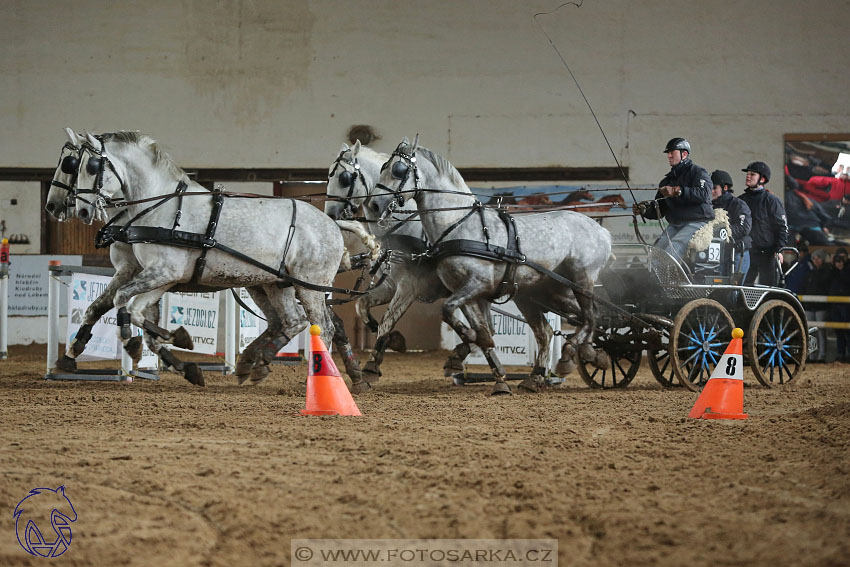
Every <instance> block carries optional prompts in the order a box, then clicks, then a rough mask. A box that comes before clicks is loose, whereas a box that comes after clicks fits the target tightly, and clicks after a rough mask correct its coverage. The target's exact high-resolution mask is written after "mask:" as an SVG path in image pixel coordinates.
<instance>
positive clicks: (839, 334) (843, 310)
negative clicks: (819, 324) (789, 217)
mask: <svg viewBox="0 0 850 567" xmlns="http://www.w3.org/2000/svg"><path fill="white" fill-rule="evenodd" d="M832 265H833V273H832V275H831V281H830V284H829V295H840V296H845V297H846V296H850V262H848V261H847V250H845V249H844V248H839V249H838V250H836V252H835V256H833V258H832ZM829 320H830V321H835V322H838V323H850V304H848V303H831V304H830V306H829ZM835 338H836V346H837V354H838V361H839V362H850V330H847V329H836V331H835Z"/></svg>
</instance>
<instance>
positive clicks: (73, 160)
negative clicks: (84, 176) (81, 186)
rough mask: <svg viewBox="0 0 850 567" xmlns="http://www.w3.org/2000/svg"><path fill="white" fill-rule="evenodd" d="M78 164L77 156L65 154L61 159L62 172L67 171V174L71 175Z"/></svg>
mask: <svg viewBox="0 0 850 567" xmlns="http://www.w3.org/2000/svg"><path fill="white" fill-rule="evenodd" d="M79 166H80V160H79V159H77V156H65V157H64V158H63V159H62V173H67V174H68V175H73V174H74V173H76V172H77V168H78V167H79Z"/></svg>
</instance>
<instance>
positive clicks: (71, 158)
mask: <svg viewBox="0 0 850 567" xmlns="http://www.w3.org/2000/svg"><path fill="white" fill-rule="evenodd" d="M66 150H67V151H68V152H70V153H68V154H67V155H66V153H65V151H66ZM82 153H83V148H82V146H80V147H78V146H75V145H74V144H72V143H71V142H65V145H64V146H62V151H61V152H59V162H58V163H57V164H56V167H58V168H60V170H61V171H62V173H64V174H66V175H70V176H71V180H70V184H68V185H66V184H65V183H62V182H61V181H58V180H56V179H53V180H52V181H51V182H50V185H51V186H53V187H59V188H60V189H64V190H65V192H66V194H65V207H66V208H74V205H75V204H76V195H77V191H76V187H77V176H78V175H79V166H80V156H81V155H82ZM74 154H76V155H74Z"/></svg>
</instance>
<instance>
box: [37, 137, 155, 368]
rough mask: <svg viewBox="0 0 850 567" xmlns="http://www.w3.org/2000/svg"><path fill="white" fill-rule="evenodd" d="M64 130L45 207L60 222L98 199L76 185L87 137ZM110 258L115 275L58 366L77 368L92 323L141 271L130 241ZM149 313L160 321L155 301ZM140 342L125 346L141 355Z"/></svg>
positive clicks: (114, 247) (119, 245)
mask: <svg viewBox="0 0 850 567" xmlns="http://www.w3.org/2000/svg"><path fill="white" fill-rule="evenodd" d="M65 133H66V134H67V135H68V142H66V143H65V145H64V146H63V148H62V152H61V153H60V155H59V163H58V165H57V166H56V171H55V172H54V173H53V180H52V181H51V183H50V191H49V192H48V193H47V202H46V204H45V207H44V208H45V210H47V212H48V213H50V214H51V215H53V216H54V217H56V219H57V220H59V221H60V222H61V221H65V220H67V219H68V218H70V217H71V216H75V215H76V212H77V207H76V203H77V200H82V201H83V202H89V203H94V199H95V196H94V194H93V193H80V192H79V190H78V188H77V173H78V171H79V166H80V154H81V153H82V151H83V145H84V142H85V137H83V136H82V135H80V134H77V133H76V132H74V131H73V130H71V129H70V128H65ZM91 212H92V211H91V209H88V208H86V209H84V211H83V214H85V215H89V214H90V213H91ZM89 222H91V221H89ZM109 259H110V261H111V262H112V266H113V267H114V268H115V275H114V276H112V279H111V280H110V282H109V284H108V285H107V286H106V288H105V289H104V290H103V292H102V293H101V294H100V296H98V298H97V299H95V300H94V301H93V302H92V304H91V305H90V306H89V307H88V309H86V313H85V315H84V317H83V321H82V325H81V326H80V329H79V331H77V334H76V335H75V336H74V339H73V340H72V341H71V342H70V343H69V344H68V345H67V348H66V352H65V354H63V355H62V356H61V357H60V358H59V360H57V361H56V367H57V368H59V369H60V370H64V371H66V372H76V370H77V363H76V358H77V357H78V356H80V354H82V353H83V351H84V350H85V348H86V344H87V343H88V341H89V340H90V339H91V337H92V333H91V330H92V327H94V325H95V323H97V321H98V320H99V319H100V318H101V317H102V316H103V315H105V314H106V313H107V312H108V311H109V310H110V309H112V300H113V298H114V297H115V292H116V291H117V290H118V289H119V288H120V287H122V286H124V285H126V284H127V283H128V282H129V281H130V280H131V279H132V278H133V276H135V275H136V274H138V273H139V272H141V271H142V266H141V265H140V264H139V263H138V261H137V260H136V257H135V256H134V255H133V250H132V248H131V247H130V245H129V244H125V243H123V242H115V243H114V244H113V245H112V246H110V247H109ZM146 316H147V317H148V319H150V320H151V321H153V322H154V323H158V322H159V307H158V306H157V305H156V304H154V305H152V306H151V307H150V308H149V310H148V312H147V314H146ZM141 346H142V344H141V337H133V338H131V339H130V340H129V341H128V342H127V345H126V348H127V350H128V352H129V353H130V354H131V356H135V357H136V358H137V359H138V356H140V354H141Z"/></svg>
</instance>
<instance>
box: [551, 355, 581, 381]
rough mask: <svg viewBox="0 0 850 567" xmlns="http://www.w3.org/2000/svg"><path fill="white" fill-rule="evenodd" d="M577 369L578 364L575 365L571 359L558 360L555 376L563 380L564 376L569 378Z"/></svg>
mask: <svg viewBox="0 0 850 567" xmlns="http://www.w3.org/2000/svg"><path fill="white" fill-rule="evenodd" d="M577 367H578V364H576V363H575V361H574V360H573V359H572V358H568V359H566V360H559V361H558V364H557V365H556V366H555V374H557V375H558V377H559V378H563V377H564V376H569V375H570V374H572V373H573V372H575V369H576V368H577Z"/></svg>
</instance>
